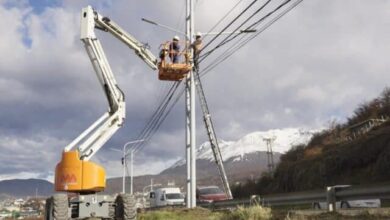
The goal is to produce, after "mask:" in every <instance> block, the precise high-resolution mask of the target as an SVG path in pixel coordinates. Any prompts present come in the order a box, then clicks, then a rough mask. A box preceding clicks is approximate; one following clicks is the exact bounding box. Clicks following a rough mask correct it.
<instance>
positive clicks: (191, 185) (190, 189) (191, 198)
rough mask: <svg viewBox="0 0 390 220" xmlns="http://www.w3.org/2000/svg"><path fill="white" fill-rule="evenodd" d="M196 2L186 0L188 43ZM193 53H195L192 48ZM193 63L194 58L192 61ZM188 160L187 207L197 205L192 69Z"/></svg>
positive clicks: (188, 93)
mask: <svg viewBox="0 0 390 220" xmlns="http://www.w3.org/2000/svg"><path fill="white" fill-rule="evenodd" d="M194 18H195V17H194V2H193V0H186V37H187V39H186V45H188V44H187V42H188V43H189V44H192V43H193V41H194V21H195V20H194ZM190 53H191V55H192V54H193V51H192V49H190ZM190 62H191V63H192V64H193V60H191V61H190ZM185 94H186V103H185V104H186V160H187V208H195V207H196V152H195V144H196V142H195V135H196V133H195V129H196V127H195V80H194V77H193V72H192V71H190V72H189V74H188V76H187V79H186V89H185Z"/></svg>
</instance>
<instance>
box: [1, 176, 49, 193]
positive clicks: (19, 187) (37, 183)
mask: <svg viewBox="0 0 390 220" xmlns="http://www.w3.org/2000/svg"><path fill="white" fill-rule="evenodd" d="M53 192H54V186H53V184H52V183H50V182H49V181H46V180H41V179H13V180H3V181H0V195H1V194H3V195H8V196H12V197H28V196H35V194H36V193H37V194H38V196H49V195H51V194H53Z"/></svg>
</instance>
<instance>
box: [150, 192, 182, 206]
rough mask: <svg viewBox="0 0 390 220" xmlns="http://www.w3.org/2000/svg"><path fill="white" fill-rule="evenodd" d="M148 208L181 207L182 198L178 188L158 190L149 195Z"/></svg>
mask: <svg viewBox="0 0 390 220" xmlns="http://www.w3.org/2000/svg"><path fill="white" fill-rule="evenodd" d="M149 200H150V207H159V206H182V205H185V203H184V196H183V194H182V193H181V192H180V188H177V187H170V188H158V189H155V190H153V191H151V192H150V193H149Z"/></svg>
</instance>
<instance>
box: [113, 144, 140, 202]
mask: <svg viewBox="0 0 390 220" xmlns="http://www.w3.org/2000/svg"><path fill="white" fill-rule="evenodd" d="M142 141H144V140H135V141H129V142H126V143H125V144H124V145H123V151H121V150H118V149H116V148H110V149H111V150H113V151H117V152H121V153H122V152H123V156H122V164H123V178H122V193H126V155H127V154H128V152H127V151H126V148H127V146H129V145H130V144H135V143H138V142H142ZM132 151H133V150H132ZM132 151H131V152H132ZM131 160H132V161H133V158H131ZM132 161H131V162H132ZM131 166H132V167H131V169H133V164H132V163H131ZM131 175H132V174H131ZM131 178H132V177H131ZM131 188H132V186H131ZM131 194H133V192H132V189H131Z"/></svg>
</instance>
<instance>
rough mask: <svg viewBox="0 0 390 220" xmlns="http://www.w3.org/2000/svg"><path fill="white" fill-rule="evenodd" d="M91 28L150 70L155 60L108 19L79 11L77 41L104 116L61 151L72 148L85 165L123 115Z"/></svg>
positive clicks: (119, 96) (120, 100) (119, 94)
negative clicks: (101, 92) (119, 43)
mask: <svg viewBox="0 0 390 220" xmlns="http://www.w3.org/2000/svg"><path fill="white" fill-rule="evenodd" d="M95 28H97V29H100V30H103V31H106V32H109V33H111V34H112V35H114V37H116V38H117V39H119V40H120V41H122V42H123V43H125V44H126V45H127V46H128V47H130V48H131V49H133V50H134V51H135V53H136V54H137V55H138V56H139V57H140V58H141V59H142V60H144V61H145V62H146V63H147V64H148V65H149V66H150V67H151V68H152V69H157V59H156V58H155V57H154V55H153V54H152V53H151V52H150V51H149V50H148V49H146V48H145V46H144V45H143V44H142V43H141V42H139V41H138V40H136V39H135V38H134V37H133V36H131V35H130V34H128V33H127V32H126V31H124V30H123V29H122V28H120V27H119V26H118V25H117V24H115V23H114V22H112V21H110V19H109V18H107V17H103V16H101V15H100V14H99V13H97V12H96V11H94V10H93V9H92V7H91V6H88V7H86V8H84V9H83V10H82V15H81V41H83V43H84V45H85V49H86V51H87V53H88V56H89V58H90V60H91V62H92V65H93V67H94V70H95V72H96V75H97V78H98V79H99V82H100V84H101V86H102V88H103V90H104V93H105V95H106V97H107V100H108V104H109V110H108V112H106V113H105V114H103V115H102V116H101V117H100V118H99V119H98V120H97V121H96V122H95V123H93V124H92V125H91V126H90V127H89V128H88V129H86V130H85V131H84V132H83V133H82V134H81V135H80V136H79V137H77V138H76V139H75V140H73V141H72V143H70V144H69V145H68V146H66V147H65V151H71V150H74V149H75V148H76V149H77V150H78V151H79V153H80V159H82V160H85V161H86V160H89V159H90V158H91V157H92V156H93V155H94V154H95V153H96V152H97V151H98V150H99V149H100V148H101V147H102V146H103V145H104V144H105V143H106V142H107V141H108V140H109V139H110V137H111V136H112V135H113V134H114V133H115V132H116V131H117V130H118V129H119V128H120V127H121V126H122V124H123V122H124V119H125V113H126V111H125V97H124V94H123V92H122V91H121V90H120V88H119V86H118V84H117V82H116V80H115V77H114V75H113V73H112V70H111V68H110V65H109V63H108V61H107V58H106V56H105V54H104V51H103V48H102V46H101V44H100V42H99V40H98V39H97V38H96V35H95Z"/></svg>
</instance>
